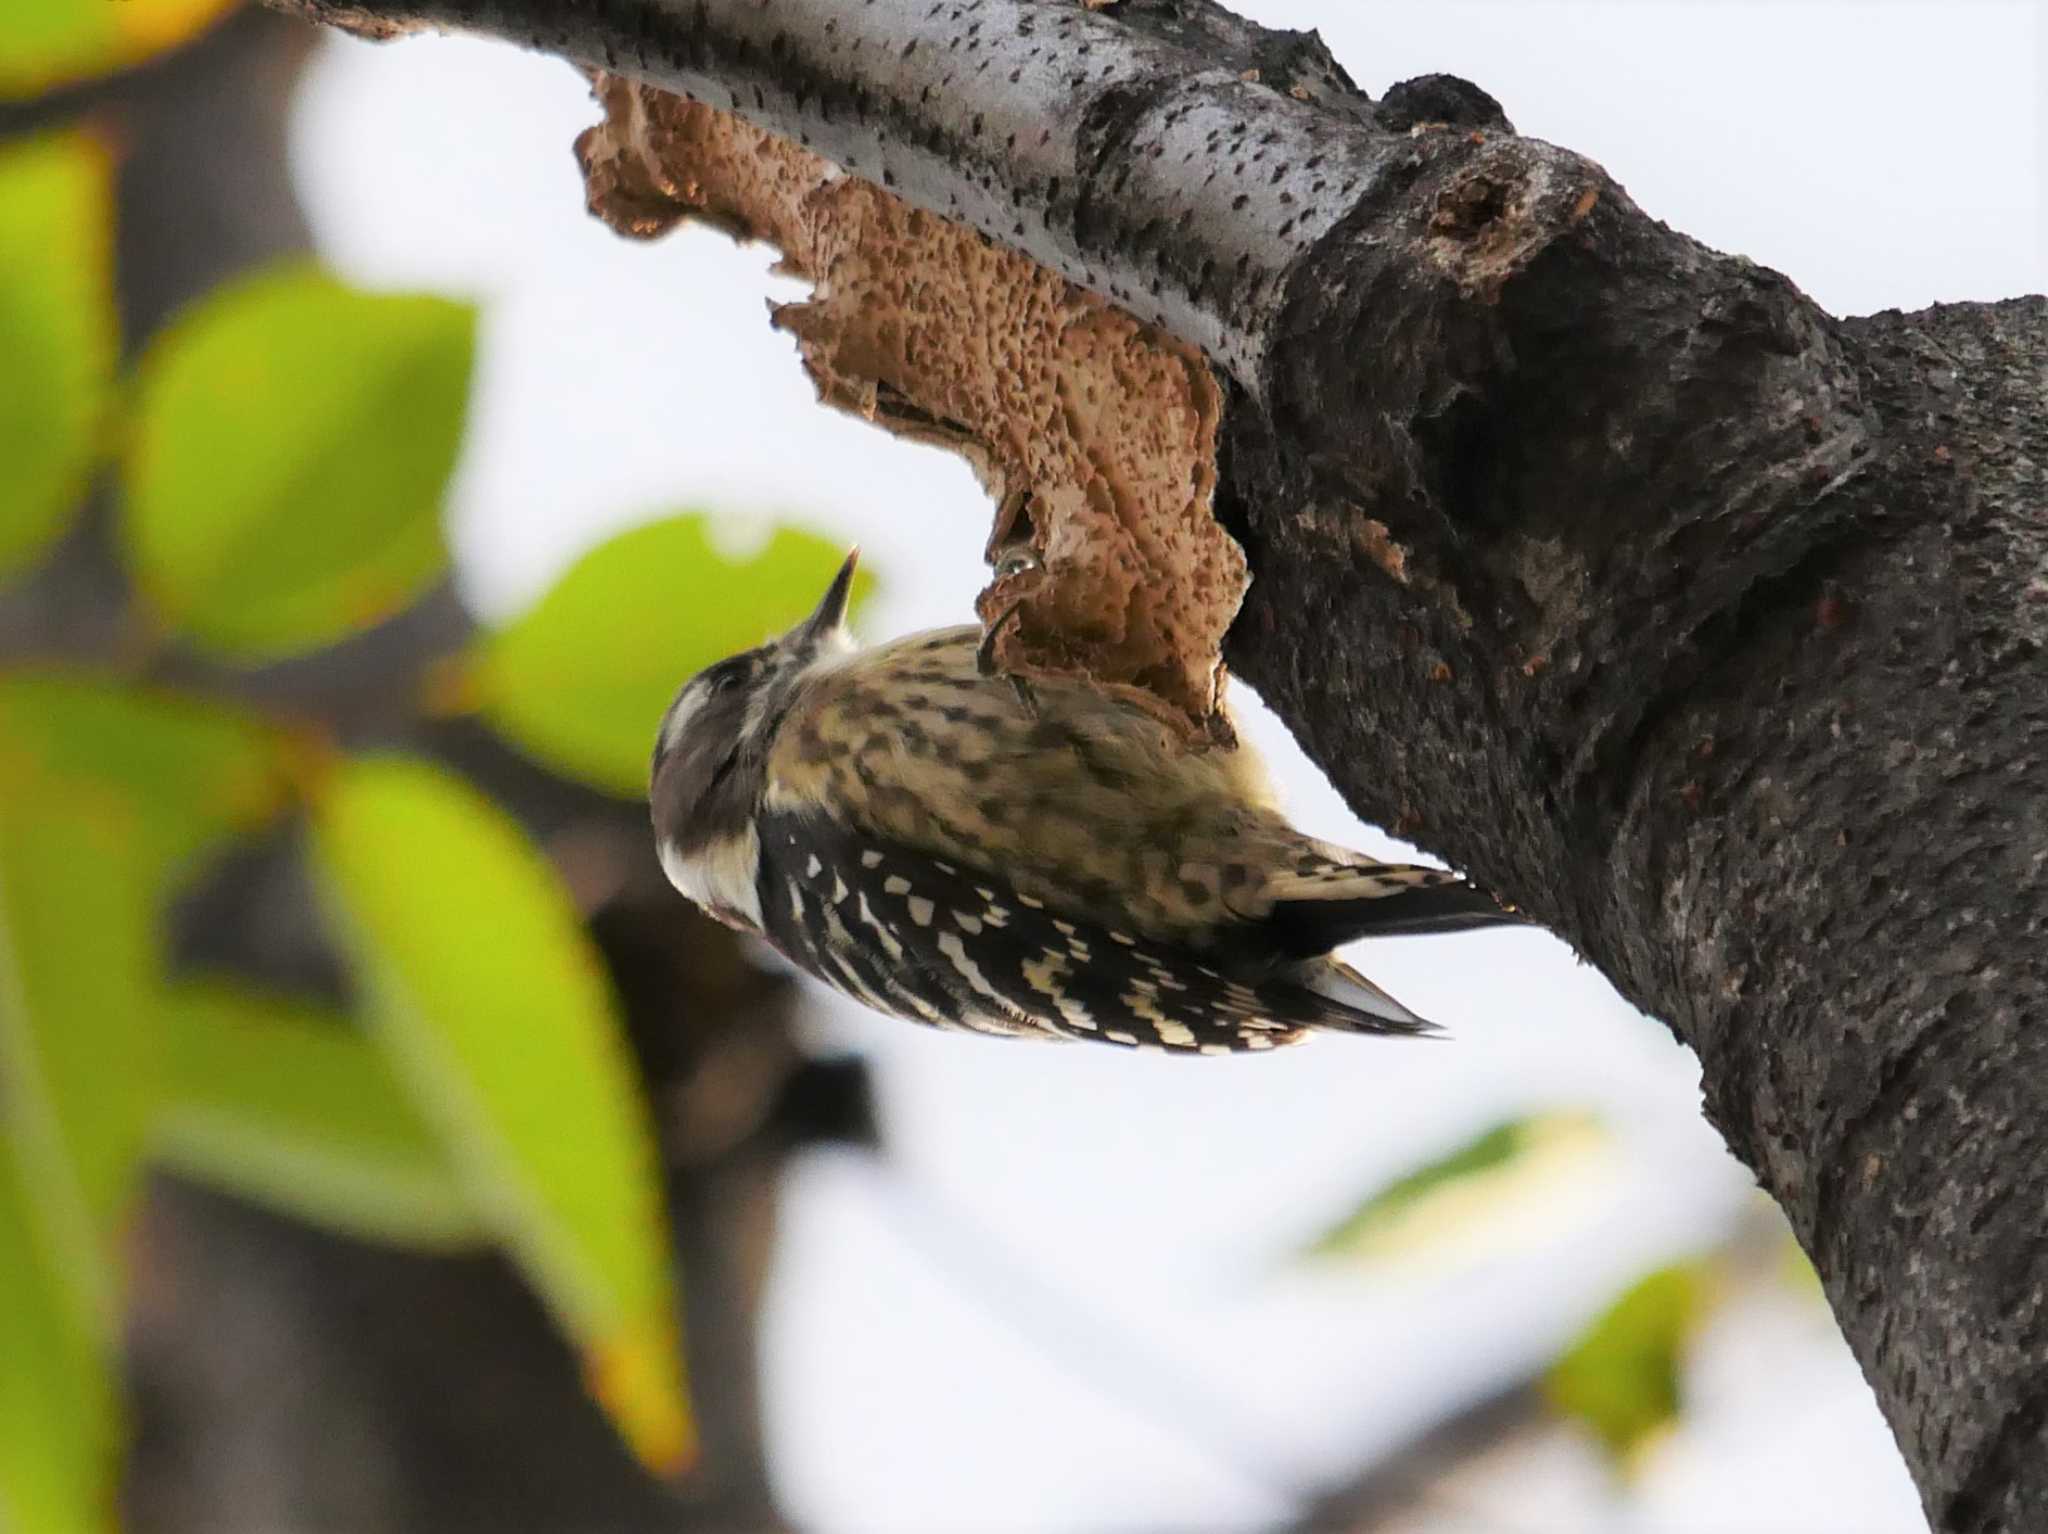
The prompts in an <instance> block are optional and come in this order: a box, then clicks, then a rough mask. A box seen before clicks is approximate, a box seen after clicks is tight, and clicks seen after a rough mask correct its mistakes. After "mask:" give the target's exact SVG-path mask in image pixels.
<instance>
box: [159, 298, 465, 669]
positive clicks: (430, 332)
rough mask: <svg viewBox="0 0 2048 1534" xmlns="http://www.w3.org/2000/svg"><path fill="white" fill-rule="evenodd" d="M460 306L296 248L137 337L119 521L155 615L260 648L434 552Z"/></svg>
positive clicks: (455, 382) (439, 561) (324, 618)
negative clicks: (299, 253)
mask: <svg viewBox="0 0 2048 1534" xmlns="http://www.w3.org/2000/svg"><path fill="white" fill-rule="evenodd" d="M475 331H476V316H475V312H474V311H473V310H472V309H471V308H470V307H469V306H467V305H464V304H458V303H452V302H450V301H448V300H447V299H442V298H431V297H425V296H417V295H398V294H370V293H362V292H358V291H356V290H354V289H352V288H349V287H347V286H345V285H344V284H342V283H341V282H339V281H337V280H336V279H335V278H333V277H330V276H327V275H326V274H325V273H322V272H319V271H316V270H313V269H311V268H307V267H286V268H282V269H278V270H273V271H270V272H267V273H265V274H263V275H260V276H256V277H252V278H248V279H245V280H243V281H241V282H238V283H235V284H232V285H230V286H228V287H226V288H223V289H221V290H219V291H217V292H215V293H214V294H212V295H211V296H210V297H208V298H206V299H204V300H202V301H201V302H200V303H199V304H198V305H197V306H196V307H195V308H194V309H192V310H191V311H190V312H188V313H187V314H186V315H184V316H183V317H182V318H181V319H179V320H178V322H177V323H176V324H175V325H173V326H172V327H171V328H170V329H169V330H167V331H166V332H164V334H163V335H162V336H160V337H159V338H158V339H157V340H156V342H155V343H154V344H153V345H152V346H151V347H150V350H149V355H148V357H147V358H146V359H145V361H144V364H143V369H142V385H141V391H140V403H139V420H138V422H137V428H136V433H135V440H134V444H133V448H132V450H131V452H130V454H129V458H128V464H127V487H128V499H127V505H126V507H125V509H124V521H123V526H122V530H123V535H124V539H125V542H126V547H127V553H128V556H129V558H130V560H131V561H132V562H133V564H134V566H135V570H136V574H137V577H138V580H139V583H140V585H141V588H142V590H143V592H144V594H145V596H146V597H147V599H148V600H149V602H150V603H151V604H152V606H154V608H155V609H156V610H157V612H158V613H159V614H160V615H161V617H162V618H163V619H164V621H166V622H167V623H168V624H169V625H170V626H171V627H172V628H173V629H175V630H176V631H178V632H179V633H182V634H184V635H186V636H188V637H189V638H191V639H193V640H194V641H196V642H198V643H200V644H202V645H205V646H208V647H210V648H212V649H214V650H217V651H220V652H223V653H225V654H228V655H231V656H235V657H239V658H242V659H247V660H265V659H272V658H275V657H277V656H281V655H287V654H292V653H295V652H298V651H303V650H309V649H314V648H317V647H318V646H320V645H324V644H328V643H331V642H333V641H334V640H337V639H340V638H342V637H344V636H345V635H347V634H350V633H352V632H355V631H356V630H359V629H363V628H367V627H369V626H371V625H372V624H375V623H378V622H380V621H381V620H383V619H385V618H388V617H390V616H391V615H392V614H393V613H395V612H397V611H398V610H399V609H400V608H402V607H404V606H405V605H406V604H407V603H408V602H410V601H412V600H413V599H414V598H416V597H417V596H418V595H419V594H420V593H421V592H422V591H423V590H424V589H425V588H426V587H427V585H428V584H429V583H430V582H432V581H433V580H434V578H435V577H436V576H438V575H439V574H440V573H441V572H442V571H443V569H445V568H446V565H447V562H448V551H447V547H446V544H445V543H444V541H443V538H442V533H441V522H440V507H441V499H442V495H443V492H444V491H445V489H446V487H447V483H448V478H449V475H450V473H451V472H452V471H453V469H454V467H455V459H456V453H457V450H458V449H459V448H460V446H461V442H462V428H463V418H464V414H465V410H466V406H467V400H468V396H469V375H470V364H471V360H472V356H473V353H474V351H475Z"/></svg>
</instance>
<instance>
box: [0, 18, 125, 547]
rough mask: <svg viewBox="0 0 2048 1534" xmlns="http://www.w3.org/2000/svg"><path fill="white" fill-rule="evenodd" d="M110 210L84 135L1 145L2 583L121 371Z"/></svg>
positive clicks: (74, 507) (43, 535)
mask: <svg viewBox="0 0 2048 1534" xmlns="http://www.w3.org/2000/svg"><path fill="white" fill-rule="evenodd" d="M10 3H22V0H10ZM32 3H33V0H31V4H32ZM85 3H87V4H90V5H91V6H92V7H93V9H94V10H95V11H98V12H102V13H104V12H109V11H118V10H119V9H120V7H119V6H117V5H109V4H108V3H107V0H85ZM9 25H11V23H5V22H0V59H4V58H7V57H9V56H10V55H9V54H8V51H7V46H6V43H5V41H4V35H5V31H6V28H7V27H8V26H9ZM112 218H113V208H112V173H111V168H110V167H109V165H108V162H107V154H106V151H105V150H104V149H102V148H101V147H100V146H99V145H98V144H97V143H96V142H94V141H93V140H92V139H91V138H89V137H87V136H86V135H85V134H83V133H67V134H61V135H60V134H52V135H49V136H48V137H44V138H32V139H27V140H25V141H22V142H19V143H15V144H11V145H9V146H7V147H5V148H0V358H4V359H6V360H5V363H4V365H0V580H6V579H7V578H9V577H11V576H13V575H15V574H17V573H19V572H20V571H22V570H24V569H26V568H28V567H29V566H30V565H32V564H34V563H35V561H36V560H37V559H38V558H39V557H41V555H42V553H43V551H44V550H45V549H46V548H47V547H48V546H49V544H50V543H51V542H52V540H54V539H55V538H56V537H57V535H58V534H60V533H61V532H63V531H64V528H65V527H66V525H68V523H69V522H70V519H71V517H72V516H73V514H75V513H76V512H77V511H78V509H79V506H80V503H81V501H82V499H83V494H84V490H85V482H86V474H87V471H88V470H89V469H90V468H91V466H92V462H93V459H94V457H95V456H96V453H97V449H98V446H99V433H100V425H101V422H102V420H103V419H104V418H105V415H106V410H107V403H108V399H109V397H110V395H111V392H112V385H113V376H114V350H115V331H116V322H115V318H114V292H113V231H112Z"/></svg>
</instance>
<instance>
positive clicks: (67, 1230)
mask: <svg viewBox="0 0 2048 1534" xmlns="http://www.w3.org/2000/svg"><path fill="white" fill-rule="evenodd" d="M139 831H140V827H139V816H138V814H137V812H136V810H135V807H134V806H133V805H132V804H130V803H128V802H127V801H125V800H123V799H122V798H120V797H119V796H118V795H116V794H112V793H109V792H107V791H106V790H105V789H104V788H103V787H101V786H100V785H96V784H93V783H91V782H89V781H86V782H79V783H74V784H70V785H55V784H52V785H47V786H46V788H45V791H43V792H41V793H37V794H33V795H29V794H10V795H6V796H5V797H4V798H0V1092H4V1096H0V1143H5V1144H6V1145H7V1146H8V1147H9V1148H10V1149H11V1151H12V1152H13V1154H15V1155H16V1156H17V1157H18V1158H19V1161H20V1170H21V1173H22V1175H23V1177H24V1178H25V1179H26V1182H25V1186H26V1190H27V1193H28V1195H29V1197H30V1199H31V1203H32V1212H33V1214H34V1217H35V1220H36V1223H37V1228H38V1230H39V1232H40V1236H39V1240H40V1243H41V1245H42V1247H43V1248H44V1249H45V1250H46V1251H48V1252H49V1253H51V1254H52V1256H53V1260H54V1261H55V1263H56V1265H57V1266H56V1271H57V1272H58V1273H59V1274H60V1276H61V1277H62V1278H63V1279H64V1281H65V1282H66V1283H67V1284H69V1285H71V1286H72V1287H73V1289H74V1291H75V1294H76V1296H77V1299H78V1305H79V1309H80V1312H81V1317H82V1321H83V1324H86V1325H88V1326H97V1327H99V1328H102V1329H104V1331H105V1332H106V1333H107V1334H108V1335H111V1332H112V1329H113V1326H114V1318H115V1311H116V1296H117V1295H118V1293H119V1290H120V1283H119V1279H118V1269H117V1266H116V1237H117V1234H118V1229H119V1225H120V1222H121V1220H122V1218H123V1216H124V1215H125V1213H126V1207H127V1204H128V1201H129V1199H130V1197H131V1196H132V1195H133V1193H134V1192H135V1189H136V1187H137V1184H138V1182H139V1179H140V1174H141V1167H142V1145H143V1134H144V1129H145V1126H146V1124H147V1122H148V1119H149V1115H150V1112H151V1110H152V1108H153V1107H154V1105H155V1101H156V1094H157V1090H158V1087H159V1084H160V1083H159V1070H158V1065H159V1061H160V1045H161V1042H162V1040H161V1033H160V1030H159V1029H158V1027H157V1015H156V999H157V987H158V985H159V984H160V974H159V961H158V953H157V947H156V924H155V922H156V909H155V905H156V903H155V900H154V899H153V898H152V897H153V893H154V891H153V884H154V881H153V880H152V879H151V877H150V874H149V870H148V867H147V862H146V859H145V858H144V857H143V856H142V855H141V854H140V853H139V852H138V850H137V846H138V842H139V840H140V835H139Z"/></svg>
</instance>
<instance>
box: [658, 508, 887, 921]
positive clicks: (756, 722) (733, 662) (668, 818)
mask: <svg viewBox="0 0 2048 1534" xmlns="http://www.w3.org/2000/svg"><path fill="white" fill-rule="evenodd" d="M859 560H860V550H859V549H855V550H853V551H852V552H851V553H849V554H848V555H847V556H846V562H845V563H844V564H842V565H841V566H840V567H839V573H838V574H837V575H835V576H834V577H833V578H832V584H831V585H830V586H828V587H826V588H825V595H824V597H823V598H822V599H821V600H820V601H819V603H818V606H817V609H816V611H814V612H813V613H812V614H811V615H810V616H809V617H808V618H806V619H804V621H803V622H801V623H799V624H797V625H796V627H794V628H792V629H791V630H790V631H789V632H788V633H786V634H782V635H780V636H778V637H777V638H774V639H771V640H769V641H768V642H767V643H766V644H763V645H757V646H756V647H755V648H753V649H751V650H744V651H742V652H741V653H740V654H738V655H732V656H728V657H727V658H726V659H724V660H722V661H719V662H718V663H717V664H715V665H711V666H706V667H705V668H704V669H703V670H702V671H700V672H698V673H697V674H696V675H695V676H693V677H691V678H690V680H689V681H687V682H685V683H684V684H683V687H682V690H681V691H680V692H678V693H677V694H676V698H675V701H674V702H673V703H671V704H670V705H669V707H668V712H667V713H666V714H664V715H663V716H662V720H661V732H660V734H659V735H658V736H656V738H655V742H654V764H653V770H652V773H651V775H650V782H649V789H648V799H649V802H650V805H651V807H652V809H653V812H654V836H655V846H656V848H657V850H658V851H659V852H660V854H661V864H662V867H663V868H664V869H665V870H666V871H667V873H668V876H669V880H670V882H672V883H673V884H674V885H675V886H676V887H677V888H678V889H680V890H681V891H682V892H683V893H684V894H686V895H688V896H689V897H690V898H691V899H692V900H695V901H696V902H697V903H698V904H699V905H701V906H703V907H705V908H706V909H707V910H709V911H710V912H711V913H712V914H713V915H714V916H719V917H721V918H723V919H725V920H727V921H733V920H734V919H735V918H736V917H740V918H747V919H748V920H749V921H750V922H751V924H752V925H755V926H758V925H759V911H758V908H757V907H756V905H755V903H754V894H753V888H752V881H753V871H752V865H753V862H754V844H753V834H754V832H753V822H754V816H755V814H756V812H757V811H758V809H759V806H760V796H761V790H762V786H763V783H764V780H765V777H766V771H767V765H768V752H769V748H770V746H771V745H772V743H773V741H774V738H775V732H776V729H777V728H778V727H779V726H780V725H781V723H782V719H783V716H784V714H786V713H787V712H788V710H789V708H790V705H791V704H792V703H794V702H795V701H796V697H797V694H798V692H799V690H800V688H801V685H802V683H803V680H804V678H805V676H806V675H807V674H808V673H809V672H811V671H812V669H813V668H814V667H816V666H817V665H818V664H819V663H820V662H822V661H827V660H831V659H833V658H835V657H838V656H841V655H844V654H846V653H847V652H848V651H850V650H852V649H854V648H855V642H854V638H853V634H852V631H851V630H849V629H848V628H847V626H846V608H847V602H848V599H849V598H850V597H851V595H852V593H853V572H854V568H855V566H856V565H857V564H858V562H859ZM743 865H744V866H743ZM742 886H744V888H742Z"/></svg>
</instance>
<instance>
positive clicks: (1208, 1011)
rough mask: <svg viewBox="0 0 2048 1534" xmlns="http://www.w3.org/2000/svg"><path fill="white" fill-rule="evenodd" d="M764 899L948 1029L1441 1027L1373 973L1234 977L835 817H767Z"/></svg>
mask: <svg viewBox="0 0 2048 1534" xmlns="http://www.w3.org/2000/svg"><path fill="white" fill-rule="evenodd" d="M760 896H761V909H762V913H763V917H764V921H765V924H766V926H767V930H768V936H769V937H770V938H771V940H773V941H774V943H775V944H776V946H777V947H778V948H780V949H781V950H782V951H783V952H784V953H785V954H787V955H788V956H789V957H790V958H791V959H792V960H793V961H794V962H796V963H797V964H799V965H801V966H802V967H803V968H804V969H806V970H809V971H810V972H811V973H812V974H814V975H816V976H818V977H819V978H820V979H823V980H825V981H827V982H828V983H830V984H831V985H833V986H834V987H835V988H837V989H839V990H841V991H844V992H846V993H847V994H848V995H851V996H853V997H855V998H856V999H858V1000H860V1001H863V1002H865V1003H867V1004H868V1005H869V1006H871V1007H874V1008H876V1009H877V1010H879V1011H883V1012H887V1013H891V1014H893V1015H896V1016H899V1017H905V1018H909V1019H911V1020H912V1021H915V1022H924V1023H928V1024H931V1025H933V1026H937V1027H951V1028H969V1029H973V1030H975V1031H977V1032H984V1033H1003V1034H1013V1035H1015V1034H1022V1035H1038V1036H1051V1037H1056V1038H1068V1039H1096V1040H1100V1041H1102V1042H1104V1043H1110V1044H1121V1045H1124V1046H1126V1047H1151V1048H1158V1049H1166V1050H1170V1051H1173V1052H1175V1053H1181V1054H1228V1053H1235V1052H1238V1051H1241V1050H1265V1049H1272V1048H1275V1047H1277V1046H1279V1045H1282V1044H1291V1043H1295V1042H1296V1041H1298V1040H1299V1039H1300V1038H1301V1037H1302V1036H1303V1034H1304V1032H1305V1031H1306V1030H1308V1029H1310V1028H1335V1029H1342V1030H1345V1031H1349V1032H1356V1033H1387V1034H1415V1033H1422V1032H1426V1031H1428V1030H1429V1025H1428V1024H1427V1023H1425V1022H1423V1021H1422V1019H1420V1018H1418V1017H1416V1016H1415V1015H1414V1014H1413V1013H1411V1012H1409V1011H1408V1010H1407V1009H1406V1008H1404V1007H1401V1006H1400V1004H1399V1003H1397V1002H1393V1001H1392V999H1391V998H1387V997H1385V993H1384V992H1380V991H1378V990H1377V988H1376V987H1371V986H1370V985H1369V983H1366V984H1362V985H1361V987H1360V988H1358V989H1345V988H1337V987H1332V988H1331V989H1333V990H1335V991H1336V992H1337V994H1319V993H1318V991H1317V990H1316V989H1314V988H1312V985H1311V983H1310V982H1309V981H1308V980H1306V979H1304V978H1302V976H1301V975H1297V974H1296V973H1293V972H1286V973H1278V974H1271V975H1268V976H1265V977H1263V978H1253V979H1242V978H1236V977H1234V976H1231V975H1226V974H1225V973H1223V972H1221V971H1219V970H1218V969H1216V968H1213V967H1211V966H1210V965H1209V964H1207V963H1206V962H1204V961H1203V959H1202V958H1201V957H1200V956H1197V955H1192V954H1190V953H1188V952H1186V951H1183V950H1179V949H1176V948H1173V947H1171V946H1168V945H1165V944H1162V943H1160V942H1158V941H1155V940H1152V939H1148V938H1144V937H1140V936H1138V935H1136V934H1135V933H1129V932H1122V931H1118V930H1116V929H1114V928H1112V927H1109V926H1106V925H1104V924H1103V923H1101V922H1099V921H1096V920H1093V919H1091V918H1089V917H1087V916H1084V915H1081V914H1079V913H1069V912H1065V911H1061V910H1059V909H1057V908H1055V907H1054V906H1052V905H1051V904H1050V903H1049V902H1047V901H1044V900H1040V899H1037V898H1035V897H1033V896H1031V895H1027V894H1025V893H1023V892H1021V891H1019V890H1017V889H1015V888H1014V887H1012V886H1011V885H1010V884H1009V882H1008V881H1007V880H1005V879H1004V878H1002V876H1000V875H998V874H994V873H991V872H988V871H986V870H983V869H976V868H970V867H966V866H964V865H962V864H958V863H954V862H950V861H945V860H941V859H939V858H937V857H935V856H933V855H931V854H929V853H924V852H919V851H917V850H914V849H912V848H909V847H906V846H904V845H902V844H900V843H890V842H878V841H873V840H869V839H867V838H865V837H863V836H859V835H857V834H856V833H854V832H852V831H850V830H849V829H847V828H845V827H844V826H842V825H840V824H839V823H838V822H836V821H834V820H833V819H832V818H830V817H829V816H824V815H816V814H809V815H800V814H786V815H771V816H769V817H767V818H766V819H764V820H763V822H762V824H761V877H760ZM1305 973H1306V970H1304V971H1303V974H1305ZM1375 998H1379V1000H1376V999H1375Z"/></svg>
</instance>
